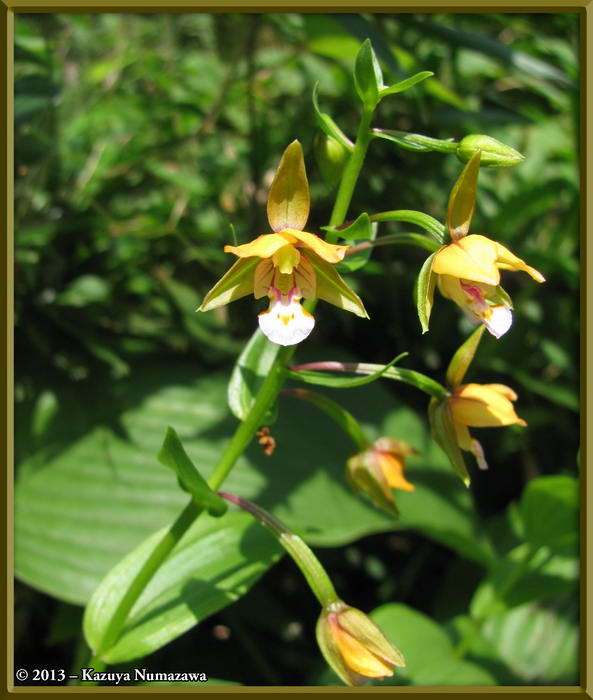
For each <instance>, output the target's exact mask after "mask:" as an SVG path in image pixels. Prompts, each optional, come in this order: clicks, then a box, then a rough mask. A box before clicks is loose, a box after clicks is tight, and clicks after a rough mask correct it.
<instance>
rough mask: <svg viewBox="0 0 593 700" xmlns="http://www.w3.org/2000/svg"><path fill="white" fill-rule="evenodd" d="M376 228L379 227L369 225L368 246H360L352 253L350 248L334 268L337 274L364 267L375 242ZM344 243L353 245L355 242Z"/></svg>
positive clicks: (372, 224)
mask: <svg viewBox="0 0 593 700" xmlns="http://www.w3.org/2000/svg"><path fill="white" fill-rule="evenodd" d="M378 228H379V226H378V225H377V224H376V223H371V235H370V240H369V241H367V242H368V246H366V245H362V246H361V247H360V248H359V249H358V250H356V252H354V253H353V252H352V248H350V249H349V250H348V251H347V252H346V257H345V258H344V259H343V260H342V261H341V262H339V263H338V264H337V265H336V266H335V267H336V270H337V271H338V272H355V271H356V270H360V268H361V267H364V266H365V265H366V264H367V263H368V261H369V260H370V257H371V252H372V250H373V245H374V241H375V240H376V236H377V229H378ZM346 243H354V244H355V241H346ZM363 243H364V242H363ZM357 245H360V244H357Z"/></svg>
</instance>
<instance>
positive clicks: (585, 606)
mask: <svg viewBox="0 0 593 700" xmlns="http://www.w3.org/2000/svg"><path fill="white" fill-rule="evenodd" d="M158 11H161V12H163V11H164V12H167V13H182V12H192V11H196V12H209V13H221V12H244V13H265V12H270V11H275V12H283V11H289V12H309V13H326V12H334V13H335V12H353V11H355V12H356V11H357V12H360V11H363V12H365V13H383V12H389V13H400V12H401V13H404V12H423V13H430V12H450V13H462V12H463V13H472V12H501V13H513V14H515V13H563V12H570V13H575V14H578V15H579V23H580V27H579V38H580V70H581V74H580V94H581V104H580V123H579V126H580V184H581V188H580V189H581V220H580V224H581V225H580V237H581V288H580V306H581V319H582V320H581V329H582V332H581V339H580V356H581V361H580V366H581V375H580V376H581V408H582V411H581V419H580V428H581V454H582V456H583V457H584V459H582V463H583V464H584V467H585V468H584V469H582V471H581V485H582V489H581V521H580V523H581V533H582V536H581V579H582V581H583V583H584V585H582V586H581V625H580V631H581V635H580V639H581V645H580V647H581V648H580V662H581V663H580V667H581V685H580V686H520V687H519V686H494V687H470V686H467V687H466V686H464V687H454V686H450V687H411V688H408V687H401V688H400V687H384V688H382V687H372V688H346V687H293V686H283V687H281V688H274V687H263V686H262V687H260V686H237V687H235V686H233V687H222V686H221V687H205V688H204V689H203V690H200V689H198V688H196V687H195V686H191V687H188V688H184V687H175V688H174V689H173V688H168V689H164V688H163V687H138V686H126V687H123V686H121V687H117V688H115V687H113V686H95V687H82V686H68V687H64V686H47V687H42V686H38V687H37V686H36V687H32V686H30V687H27V686H17V687H15V686H14V685H13V684H12V678H13V673H14V663H13V662H14V643H13V634H12V630H13V621H14V620H13V602H14V600H13V598H14V595H13V592H14V589H13V581H12V573H13V570H14V566H13V539H12V522H13V490H12V484H13V469H14V464H13V429H14V417H13V400H14V391H13V369H14V356H13V318H14V313H13V289H14V285H13V281H14V280H13V274H14V271H13V260H14V255H13V253H14V251H13V241H14V231H13V213H14V212H13V194H14V193H13V172H14V156H13V147H14V134H13V117H14V110H13V91H12V86H13V83H14V66H13V37H14V14H15V13H19V14H20V13H54V12H55V13H57V12H64V13H75V12H76V13H83V12H88V13H91V12H117V13H123V12H158ZM0 31H1V39H0V46H1V47H2V54H3V59H4V60H3V61H1V63H4V65H5V69H4V70H2V71H1V72H0V123H1V127H2V128H1V133H2V138H1V142H0V155H1V156H2V163H4V164H5V166H6V167H5V168H4V169H3V170H2V171H1V174H0V194H1V199H0V211H2V212H4V215H3V217H2V223H3V225H2V228H1V231H2V236H0V259H2V260H3V261H4V262H5V267H4V279H5V285H4V286H3V287H2V288H1V292H0V296H2V297H3V298H4V299H5V306H4V308H5V313H4V323H3V324H2V327H1V332H2V336H1V338H0V349H1V350H2V351H5V359H6V362H5V365H4V371H3V372H2V375H1V386H2V389H3V393H4V395H5V396H6V401H5V402H3V403H2V404H1V407H0V417H1V419H2V420H1V422H0V425H4V426H5V431H4V433H3V434H2V433H1V432H0V435H2V437H3V438H4V440H3V442H2V446H3V452H4V455H5V457H6V459H5V464H6V467H7V468H6V472H5V474H6V476H5V479H3V480H2V481H1V482H0V483H1V491H2V495H3V497H4V503H5V504H6V537H5V538H3V539H2V554H3V561H5V562H6V577H5V578H4V579H3V580H2V581H1V582H0V589H1V590H2V592H3V593H4V594H5V595H3V601H4V603H5V604H4V605H2V606H0V607H1V608H2V622H3V623H4V624H3V628H4V629H5V631H6V634H5V636H4V638H3V641H4V643H5V644H4V646H5V648H6V654H5V655H3V656H0V674H1V675H0V693H1V697H7V696H8V693H10V694H13V693H14V694H15V695H19V696H34V695H37V694H39V693H63V694H70V693H143V694H144V693H148V694H150V695H153V694H154V693H157V694H161V695H176V694H178V693H199V694H200V695H204V694H205V695H211V694H216V695H218V694H220V693H262V694H266V695H269V694H271V695H277V694H278V695H279V694H280V693H302V694H306V695H308V696H315V695H318V696H321V695H326V694H328V693H330V694H332V693H338V692H339V693H354V694H356V695H361V694H363V695H367V696H368V695H371V694H372V695H375V694H380V695H384V694H385V693H388V694H393V695H397V696H399V697H402V696H406V697H411V696H416V695H428V694H430V695H432V694H436V693H444V694H447V695H448V696H461V697H462V696H464V695H467V694H469V693H471V694H480V695H482V694H483V695H493V694H494V695H504V696H505V698H506V699H507V700H515V698H517V699H519V698H522V697H523V696H524V695H526V694H527V695H546V696H554V697H557V698H575V697H589V698H593V689H592V686H593V683H592V681H591V676H592V673H591V667H592V665H593V664H592V661H593V659H592V658H590V656H591V655H590V654H589V653H588V652H589V649H590V646H591V645H590V640H591V633H592V631H593V608H592V606H591V602H590V601H591V589H592V588H593V583H592V579H591V576H590V575H589V574H590V568H591V566H592V565H593V562H592V561H591V560H590V559H587V554H586V553H587V549H588V544H589V542H590V536H591V526H592V522H593V514H589V513H588V512H587V508H586V505H587V504H589V505H591V504H592V503H593V499H592V498H591V496H592V495H593V486H592V484H593V478H592V477H591V456H590V454H589V450H588V432H589V430H591V432H592V433H593V419H592V418H591V416H592V413H591V411H590V410H589V409H590V404H591V395H592V392H591V377H590V375H589V371H588V367H587V348H590V347H591V343H590V342H589V341H590V336H591V333H592V332H593V331H592V328H593V324H591V322H590V321H591V318H590V315H591V306H590V305H589V304H588V300H589V299H592V298H593V277H592V278H588V277H587V274H586V272H587V271H591V270H593V266H592V264H591V263H592V256H593V254H592V250H593V246H591V245H589V242H588V240H587V233H589V234H592V235H593V213H592V211H593V185H592V182H593V178H592V177H591V165H592V162H593V154H592V151H591V143H592V138H591V137H592V134H593V109H592V106H593V96H592V90H591V84H592V75H593V46H592V45H588V44H587V40H589V42H592V43H593V0H566V1H565V2H558V0H520V3H516V2H514V0H498V2H496V3H490V2H488V1H487V0H476V1H475V2H471V1H470V0H457V1H456V2H455V3H454V4H452V3H451V2H448V0H428V1H425V2H423V3H422V4H418V5H414V4H413V3H411V2H409V1H408V2H404V1H402V0H373V2H372V4H370V5H368V6H367V5H364V6H362V7H361V5H360V0H341V2H339V1H338V0H324V2H323V3H322V4H319V3H318V2H317V1H316V0H300V1H299V2H295V3H293V2H291V0H259V1H258V3H257V4H255V3H251V2H249V0H222V2H221V4H219V5H215V4H212V3H209V2H207V0H174V2H173V3H172V4H171V5H170V6H169V5H167V4H166V3H164V2H163V0H123V2H119V1H118V0H87V1H85V0H61V2H58V3H56V2H52V0H22V1H20V0H16V1H15V0H8V1H6V0H0ZM0 278H1V276H0ZM592 512H593V511H592ZM1 646H2V645H1V643H0V647H1Z"/></svg>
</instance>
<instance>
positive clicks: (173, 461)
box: [158, 426, 228, 517]
mask: <svg viewBox="0 0 593 700" xmlns="http://www.w3.org/2000/svg"><path fill="white" fill-rule="evenodd" d="M158 460H159V462H160V463H161V464H163V465H164V466H165V467H169V469H172V470H173V471H174V472H175V473H176V474H177V476H178V478H179V479H180V480H181V483H182V484H183V485H184V486H185V487H186V488H187V490H188V491H189V493H190V494H191V496H192V498H193V499H194V501H195V502H196V503H197V504H198V505H200V506H202V507H203V508H205V509H206V510H207V511H208V512H209V513H210V515H214V516H217V517H220V516H221V515H224V514H225V513H226V511H227V509H228V506H227V504H226V502H225V501H223V500H222V498H221V497H220V496H219V495H218V494H216V493H214V491H212V489H211V488H210V487H209V486H208V484H207V483H206V481H205V480H204V479H203V477H202V475H201V474H200V472H199V471H198V470H197V469H196V467H195V465H194V464H193V463H192V461H191V459H190V458H189V457H188V456H187V453H186V451H185V450H184V449H183V445H182V444H181V440H180V439H179V437H178V435H177V433H176V432H175V430H173V428H171V426H169V427H168V428H167V434H166V435H165V439H164V441H163V446H162V447H161V449H160V451H159V454H158Z"/></svg>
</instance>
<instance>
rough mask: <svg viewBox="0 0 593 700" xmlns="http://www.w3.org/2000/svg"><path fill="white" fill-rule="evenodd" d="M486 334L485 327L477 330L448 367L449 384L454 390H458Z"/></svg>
mask: <svg viewBox="0 0 593 700" xmlns="http://www.w3.org/2000/svg"><path fill="white" fill-rule="evenodd" d="M483 334H484V326H483V325H482V326H480V327H479V328H476V330H475V331H474V332H473V333H472V334H471V335H470V337H469V338H468V339H467V340H466V341H465V342H464V343H463V344H462V345H461V346H460V347H459V348H458V349H457V351H456V352H455V354H454V355H453V358H452V359H451V362H449V366H448V367H447V382H448V384H449V386H450V387H451V388H452V389H456V388H457V387H458V386H459V385H460V384H461V382H462V381H463V378H464V377H465V373H466V372H467V369H468V367H469V366H470V364H471V363H472V360H473V359H474V355H475V354H476V351H477V349H478V345H479V344H480V340H481V339H482V335H483Z"/></svg>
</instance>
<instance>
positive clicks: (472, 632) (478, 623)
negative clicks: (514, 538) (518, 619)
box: [455, 547, 540, 659]
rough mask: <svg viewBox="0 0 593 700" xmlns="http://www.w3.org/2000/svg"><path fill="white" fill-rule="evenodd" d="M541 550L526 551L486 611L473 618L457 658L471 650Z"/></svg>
mask: <svg viewBox="0 0 593 700" xmlns="http://www.w3.org/2000/svg"><path fill="white" fill-rule="evenodd" d="M539 550H540V547H529V548H528V549H527V550H526V552H525V556H524V557H523V559H521V561H520V562H519V563H518V564H517V566H516V567H515V568H514V569H513V570H512V571H510V572H509V575H508V576H507V577H506V579H504V581H503V582H502V583H501V584H500V585H499V586H497V588H496V593H495V597H494V598H493V599H492V601H491V602H490V604H489V605H488V606H487V607H486V610H484V611H483V612H482V613H481V614H480V616H479V617H473V618H471V626H470V627H469V628H468V630H467V631H466V633H465V634H464V635H463V637H462V638H461V639H460V640H459V643H458V644H457V646H456V648H455V656H456V657H457V658H458V659H462V658H463V657H464V656H465V655H466V654H467V652H468V651H469V650H470V649H471V647H472V645H473V643H474V641H475V638H476V637H477V635H478V634H479V633H480V630H481V629H482V625H483V624H484V623H485V622H486V621H487V620H488V619H489V618H490V617H492V615H494V614H495V613H496V611H497V604H498V602H499V601H500V600H501V599H502V598H504V596H505V595H506V594H507V593H508V592H509V591H510V590H511V588H513V586H514V585H515V584H516V583H517V581H519V579H521V577H522V576H523V575H524V574H525V571H526V570H527V567H528V566H529V564H530V562H531V560H532V559H533V557H534V556H535V555H536V554H537V552H538V551H539Z"/></svg>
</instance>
